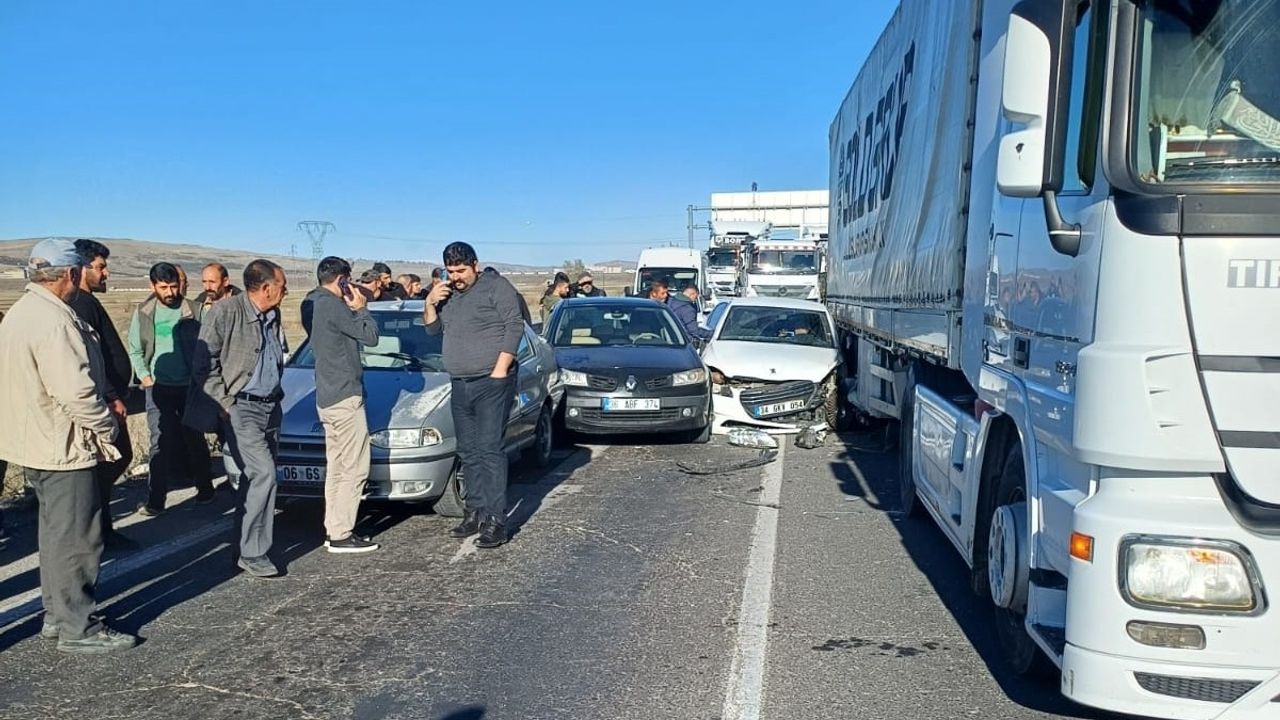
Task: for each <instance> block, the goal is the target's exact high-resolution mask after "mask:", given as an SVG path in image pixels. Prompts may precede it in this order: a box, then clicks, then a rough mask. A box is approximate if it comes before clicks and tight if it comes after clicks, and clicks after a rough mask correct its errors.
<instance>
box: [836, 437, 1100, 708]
mask: <svg viewBox="0 0 1280 720" xmlns="http://www.w3.org/2000/svg"><path fill="white" fill-rule="evenodd" d="M839 440H840V441H841V442H842V443H843V445H844V448H845V449H844V451H843V452H842V453H841V454H840V455H839V458H838V460H837V461H836V462H832V463H831V471H832V474H833V475H834V476H835V477H836V479H837V480H838V482H839V485H840V490H841V491H842V492H844V494H846V495H849V496H853V497H858V498H862V499H863V500H865V501H866V504H867V506H868V507H870V508H872V509H873V510H877V511H880V512H882V513H885V514H887V515H889V516H890V518H891V520H892V521H893V525H894V528H895V529H896V530H897V531H898V534H899V536H900V538H901V542H902V547H903V549H905V550H906V552H907V554H908V555H909V556H910V557H911V559H912V561H913V562H914V563H915V565H916V567H918V568H919V569H920V571H921V572H922V573H923V574H924V576H925V577H926V578H927V579H928V580H929V583H930V584H931V585H932V586H933V590H934V592H935V593H937V595H938V597H939V598H940V599H941V600H942V603H943V604H944V605H945V606H946V608H947V611H948V612H950V613H951V615H952V617H954V618H955V619H956V622H957V623H958V624H959V626H960V629H961V630H962V631H963V632H964V634H965V637H966V638H967V639H968V641H969V643H970V644H971V645H972V646H973V648H974V649H975V650H976V651H977V652H978V655H979V656H980V657H981V658H982V661H983V662H984V663H985V664H986V666H987V668H988V670H990V672H991V675H992V677H993V678H994V679H995V681H996V682H997V683H998V684H999V685H1000V689H1001V690H1002V691H1003V692H1004V694H1005V695H1006V696H1008V697H1009V699H1010V700H1012V701H1014V702H1016V703H1018V704H1019V705H1021V706H1022V707H1025V708H1028V709H1030V710H1036V711H1039V712H1043V713H1053V714H1057V715H1061V716H1063V717H1068V718H1081V719H1084V718H1088V719H1089V720H1101V719H1102V718H1109V717H1113V716H1111V715H1108V714H1103V713H1099V712H1097V711H1093V710H1091V709H1089V708H1085V707H1083V706H1080V705H1076V704H1075V703H1073V702H1071V701H1069V700H1067V699H1066V698H1064V697H1062V695H1061V694H1059V692H1058V687H1057V677H1056V676H1054V677H1053V678H1046V679H1031V678H1023V677H1019V676H1017V675H1015V674H1014V673H1013V672H1012V671H1011V670H1010V669H1009V667H1008V665H1007V664H1006V663H1005V661H1004V658H1003V657H1002V656H1001V650H1000V643H999V640H998V639H997V638H996V632H995V626H994V618H993V612H994V611H993V609H992V606H991V604H990V602H988V601H986V600H980V599H979V598H978V597H977V596H976V595H974V593H973V591H972V590H971V589H970V577H969V568H968V566H967V565H966V564H965V562H964V560H963V559H962V558H961V557H960V555H959V554H958V553H956V551H955V550H954V548H953V547H952V545H951V542H950V541H949V540H948V539H947V538H946V537H945V536H944V535H943V534H942V531H941V530H940V529H938V527H937V525H935V524H934V522H933V520H932V519H930V518H928V517H922V518H909V517H906V516H905V515H904V514H903V513H902V507H901V502H900V501H899V499H898V484H897V482H898V481H897V478H898V458H897V453H896V452H894V451H895V450H896V447H894V446H893V443H892V442H891V441H890V436H889V435H888V434H887V431H886V430H884V429H883V427H879V428H873V429H871V430H868V431H866V432H860V433H853V434H844V435H841V436H840V438H839Z"/></svg>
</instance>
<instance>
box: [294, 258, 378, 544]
mask: <svg viewBox="0 0 1280 720" xmlns="http://www.w3.org/2000/svg"><path fill="white" fill-rule="evenodd" d="M316 280H317V281H318V282H319V283H320V286H319V287H317V288H316V289H315V290H312V291H311V292H310V293H308V294H307V297H306V299H305V300H303V301H302V326H303V327H304V328H306V331H307V338H308V340H309V341H310V343H311V354H312V355H313V356H314V357H315V367H316V369H315V378H316V380H315V382H316V410H317V411H318V413H319V415H320V424H321V425H323V426H324V454H325V460H326V464H327V465H328V467H327V468H326V471H325V476H324V530H325V541H324V546H325V548H327V549H328V551H329V552H331V553H364V552H371V551H373V550H377V549H378V544H377V543H375V542H372V541H370V540H368V539H366V538H362V537H360V536H358V535H356V534H355V533H354V532H353V530H354V529H355V524H356V517H357V515H358V513H359V510H360V497H361V495H363V494H364V485H365V482H366V481H367V480H368V479H369V423H368V421H367V420H366V419H365V414H364V364H363V363H362V362H361V361H360V346H361V345H364V346H371V345H376V344H378V323H376V322H374V319H373V317H372V316H370V315H369V311H368V310H367V309H365V305H366V304H367V302H368V301H367V300H366V299H365V296H364V293H361V292H357V291H356V290H355V289H353V288H352V287H351V264H350V263H348V262H347V261H346V260H343V259H342V258H338V257H327V258H325V259H323V260H321V261H320V265H319V266H318V267H317V268H316Z"/></svg>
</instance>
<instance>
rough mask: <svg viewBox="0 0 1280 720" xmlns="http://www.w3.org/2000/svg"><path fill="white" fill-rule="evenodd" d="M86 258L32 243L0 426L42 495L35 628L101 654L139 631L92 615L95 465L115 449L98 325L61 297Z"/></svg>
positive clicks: (0, 360)
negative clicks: (39, 621)
mask: <svg viewBox="0 0 1280 720" xmlns="http://www.w3.org/2000/svg"><path fill="white" fill-rule="evenodd" d="M83 267H84V260H83V258H82V257H81V256H80V255H79V253H77V252H76V249H75V244H74V243H72V242H71V241H70V240H62V239H52V238H51V239H48V240H42V241H41V242H39V243H36V246H35V247H34V248H32V250H31V259H30V261H29V263H28V266H27V272H28V276H29V277H30V279H31V283H30V284H29V285H27V288H26V291H25V292H24V293H23V295H22V297H21V298H19V299H18V301H17V302H16V303H14V305H13V308H12V309H10V311H9V315H8V317H6V318H5V321H4V324H2V325H0V407H7V408H22V409H23V412H21V413H17V414H14V415H12V416H11V417H10V420H12V422H11V423H9V424H7V425H6V429H5V432H3V433H0V458H4V459H5V460H8V461H10V462H12V463H15V464H18V465H21V466H22V467H23V468H25V469H26V479H27V483H28V484H29V485H31V487H32V488H33V489H34V490H35V493H36V498H37V500H38V501H39V530H38V534H37V542H38V543H39V556H40V590H41V594H42V595H43V599H44V608H45V613H46V620H45V630H44V631H42V633H41V634H42V635H45V636H51V635H52V634H53V633H54V632H56V634H57V637H58V649H59V650H61V651H63V652H72V653H105V652H111V651H114V650H124V649H128V648H131V647H133V646H134V644H135V643H136V642H137V638H135V637H133V636H132V635H126V634H123V633H118V632H116V631H114V630H111V629H110V628H108V627H107V626H106V625H104V624H103V623H102V621H101V620H100V619H98V618H96V617H94V615H93V610H94V607H95V601H94V597H93V592H94V586H95V585H96V584H97V582H98V564H99V561H100V559H101V556H102V524H101V522H102V521H101V518H100V516H99V513H101V512H102V504H101V499H100V498H99V496H98V488H97V483H96V480H95V477H94V468H95V467H96V466H97V465H98V463H99V462H101V461H107V462H110V461H113V460H117V459H119V457H120V453H119V451H117V450H116V449H115V446H114V445H113V444H112V443H113V442H114V441H115V437H116V432H117V427H116V419H115V417H114V416H113V415H112V414H111V410H110V409H109V408H108V407H107V403H106V398H105V395H104V392H105V388H106V387H107V380H106V371H105V368H104V365H103V361H102V353H101V350H100V349H99V347H98V337H97V334H96V333H94V331H93V329H92V328H91V327H89V325H88V324H87V323H85V322H84V321H83V320H81V319H80V318H79V317H77V316H76V314H75V312H74V311H73V310H72V309H71V306H70V305H68V304H67V302H68V300H70V299H71V298H73V297H74V296H75V294H76V293H77V292H79V284H80V276H81V273H82V271H83Z"/></svg>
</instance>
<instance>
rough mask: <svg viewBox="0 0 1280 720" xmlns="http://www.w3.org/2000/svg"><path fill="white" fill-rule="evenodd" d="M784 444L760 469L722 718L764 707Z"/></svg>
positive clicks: (754, 716) (737, 718)
mask: <svg viewBox="0 0 1280 720" xmlns="http://www.w3.org/2000/svg"><path fill="white" fill-rule="evenodd" d="M785 459H786V445H785V444H784V445H781V446H780V447H779V448H778V459H777V460H775V461H773V462H772V463H770V464H768V465H766V466H765V468H764V489H763V491H762V492H761V493H760V506H759V508H757V509H756V527H755V530H754V532H753V533H752V536H751V554H750V555H749V556H748V558H747V571H746V575H745V577H744V578H743V586H742V604H741V606H740V608H739V610H738V642H737V644H736V645H735V646H734V649H733V663H732V664H731V665H730V666H729V686H728V689H727V690H726V691H725V697H724V710H723V712H722V713H721V717H722V718H723V719H724V720H759V718H760V711H761V708H762V707H763V706H764V680H765V674H764V671H765V658H766V654H767V651H768V646H769V608H770V604H771V603H772V601H773V561H774V556H775V555H776V554H777V547H778V500H779V498H780V497H781V496H782V464H783V461H784V460H785Z"/></svg>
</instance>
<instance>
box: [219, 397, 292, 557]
mask: <svg viewBox="0 0 1280 720" xmlns="http://www.w3.org/2000/svg"><path fill="white" fill-rule="evenodd" d="M280 416H281V413H280V403H278V402H271V403H261V402H253V401H249V400H237V401H236V404H235V405H232V406H231V422H230V423H229V424H230V426H231V427H230V429H231V432H230V433H228V434H227V444H228V445H230V446H231V457H232V458H233V459H234V460H235V464H236V465H237V466H238V467H239V468H240V471H241V474H240V486H239V487H238V488H237V489H236V527H237V529H238V531H239V534H240V556H241V557H245V558H257V557H262V556H263V555H266V554H267V552H268V551H270V550H271V542H272V531H273V530H274V526H275V517H274V516H275V512H276V454H277V453H278V451H279V448H280Z"/></svg>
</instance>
